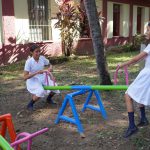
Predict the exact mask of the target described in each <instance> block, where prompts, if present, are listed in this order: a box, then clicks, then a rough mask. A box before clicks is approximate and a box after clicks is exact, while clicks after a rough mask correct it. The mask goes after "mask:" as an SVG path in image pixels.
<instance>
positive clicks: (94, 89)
mask: <svg viewBox="0 0 150 150" xmlns="http://www.w3.org/2000/svg"><path fill="white" fill-rule="evenodd" d="M127 88H128V86H127V85H92V86H90V85H75V86H44V89H45V90H77V91H75V92H72V93H69V94H66V96H65V98H64V100H63V103H62V106H61V108H60V110H59V113H58V116H57V118H56V120H55V124H58V123H59V121H60V120H63V121H66V122H69V123H72V124H75V125H76V126H77V129H78V132H79V133H80V135H81V137H85V135H84V130H83V127H82V124H81V122H80V119H79V115H78V112H77V109H76V106H75V103H74V99H73V97H75V96H78V95H82V94H85V93H88V96H87V98H86V100H85V103H84V105H83V108H82V112H84V111H85V110H86V109H87V108H88V109H91V110H93V111H97V112H100V113H101V115H102V117H103V118H104V119H107V114H106V111H105V108H104V106H103V103H102V99H101V96H100V92H99V91H98V90H100V91H102V90H126V89H127ZM92 95H95V97H96V100H97V104H98V107H95V106H93V105H91V104H89V102H90V100H91V98H92ZM68 103H69V104H70V106H71V109H72V114H73V116H74V117H73V118H70V117H68V116H65V115H63V113H64V111H65V109H66V106H67V104H68Z"/></svg>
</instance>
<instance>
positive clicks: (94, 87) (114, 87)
mask: <svg viewBox="0 0 150 150" xmlns="http://www.w3.org/2000/svg"><path fill="white" fill-rule="evenodd" d="M127 88H128V86H127V85H92V86H91V85H73V86H44V89H45V90H82V89H83V90H110V91H111V90H127Z"/></svg>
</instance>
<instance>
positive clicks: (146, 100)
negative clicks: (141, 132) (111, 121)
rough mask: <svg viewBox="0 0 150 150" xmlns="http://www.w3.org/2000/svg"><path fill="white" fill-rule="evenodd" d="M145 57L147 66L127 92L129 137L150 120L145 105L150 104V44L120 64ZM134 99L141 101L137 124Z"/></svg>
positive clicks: (129, 63) (126, 63) (134, 61)
mask: <svg viewBox="0 0 150 150" xmlns="http://www.w3.org/2000/svg"><path fill="white" fill-rule="evenodd" d="M145 36H146V39H147V40H149V39H150V22H149V23H148V26H147V31H146V34H145ZM142 59H145V67H144V68H143V69H142V70H141V71H140V73H139V74H138V76H137V77H136V79H135V80H134V81H133V83H132V84H131V85H130V86H129V87H128V89H127V91H126V92H125V102H126V107H127V111H128V118H129V126H128V129H127V131H126V132H125V134H124V137H125V138H127V137H129V136H131V135H132V134H134V133H136V132H137V131H138V128H137V127H142V126H146V125H148V124H149V123H148V120H147V118H146V115H145V105H150V44H148V45H147V47H146V48H145V49H144V50H143V51H142V52H141V53H140V54H138V55H137V56H135V57H133V58H132V59H131V60H129V61H127V62H125V63H123V64H121V65H120V68H123V67H125V66H130V65H132V64H135V63H137V62H138V61H140V60H142ZM133 100H134V101H136V102H137V103H139V108H140V115H141V116H140V122H139V123H138V125H137V126H136V125H135V122H134V106H133Z"/></svg>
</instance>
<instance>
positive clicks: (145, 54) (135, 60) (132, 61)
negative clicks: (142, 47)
mask: <svg viewBox="0 0 150 150" xmlns="http://www.w3.org/2000/svg"><path fill="white" fill-rule="evenodd" d="M147 55H148V54H147V53H146V52H141V53H139V54H138V55H136V56H134V57H133V58H132V59H131V60H129V61H127V62H125V63H122V64H120V65H119V67H120V68H123V67H125V66H127V67H128V66H130V65H132V64H135V63H137V62H138V61H140V60H142V59H143V58H145V57H146V56H147Z"/></svg>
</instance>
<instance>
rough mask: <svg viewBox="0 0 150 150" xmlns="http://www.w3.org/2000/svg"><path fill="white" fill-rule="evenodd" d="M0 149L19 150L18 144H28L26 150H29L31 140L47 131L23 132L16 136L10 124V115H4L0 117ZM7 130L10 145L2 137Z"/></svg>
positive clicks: (45, 129)
mask: <svg viewBox="0 0 150 150" xmlns="http://www.w3.org/2000/svg"><path fill="white" fill-rule="evenodd" d="M0 125H1V128H0V149H2V150H20V147H19V146H20V144H22V143H24V142H28V146H27V150H31V144H32V139H33V138H34V137H36V136H38V135H40V134H43V133H45V132H47V131H48V130H49V129H48V128H44V129H41V130H39V131H37V132H34V133H32V134H30V133H27V132H23V133H20V134H18V135H17V134H16V132H15V128H14V125H13V122H12V116H11V114H5V115H1V116H0ZM7 130H8V133H9V137H10V143H11V144H9V143H8V142H7V141H6V140H5V139H4V137H5V136H6V131H7Z"/></svg>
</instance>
